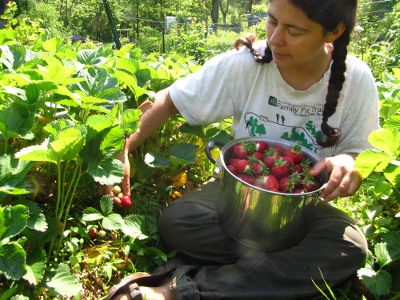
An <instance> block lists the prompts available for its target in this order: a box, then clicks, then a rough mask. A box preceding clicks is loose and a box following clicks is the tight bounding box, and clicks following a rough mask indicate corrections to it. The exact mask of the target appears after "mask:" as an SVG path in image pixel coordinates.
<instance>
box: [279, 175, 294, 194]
mask: <svg viewBox="0 0 400 300" xmlns="http://www.w3.org/2000/svg"><path fill="white" fill-rule="evenodd" d="M293 189H294V182H293V180H292V178H290V176H285V177H282V178H281V179H279V190H280V191H282V192H284V193H291V192H292V191H293Z"/></svg>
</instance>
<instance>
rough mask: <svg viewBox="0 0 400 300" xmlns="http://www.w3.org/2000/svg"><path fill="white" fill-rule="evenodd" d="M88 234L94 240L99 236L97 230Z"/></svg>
mask: <svg viewBox="0 0 400 300" xmlns="http://www.w3.org/2000/svg"><path fill="white" fill-rule="evenodd" d="M88 234H89V236H90V237H91V238H92V239H94V238H95V237H96V236H97V231H96V229H90V230H89V232H88Z"/></svg>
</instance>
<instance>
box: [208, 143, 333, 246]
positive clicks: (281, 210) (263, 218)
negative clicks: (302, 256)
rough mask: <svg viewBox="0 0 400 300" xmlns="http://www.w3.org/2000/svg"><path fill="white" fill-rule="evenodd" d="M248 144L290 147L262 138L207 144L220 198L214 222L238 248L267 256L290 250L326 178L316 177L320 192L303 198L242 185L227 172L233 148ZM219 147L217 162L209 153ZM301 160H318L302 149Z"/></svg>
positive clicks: (309, 193)
mask: <svg viewBox="0 0 400 300" xmlns="http://www.w3.org/2000/svg"><path fill="white" fill-rule="evenodd" d="M249 141H254V142H255V141H264V142H266V143H268V144H269V145H270V146H275V145H279V146H282V147H284V148H285V149H286V148H289V147H290V146H292V145H294V143H291V142H288V141H284V140H279V141H276V140H270V139H267V138H262V137H249V138H241V139H237V140H234V141H231V142H229V143H227V144H223V143H221V142H218V141H211V142H209V143H208V144H207V147H206V154H207V156H208V158H209V159H210V160H211V161H212V162H213V163H214V164H216V165H217V166H218V168H219V169H220V177H221V178H220V179H221V181H220V182H221V197H220V204H219V207H218V218H219V222H220V225H221V227H222V228H223V230H224V231H225V232H226V233H227V234H229V235H230V236H231V237H232V238H234V239H236V240H237V241H239V242H240V243H242V244H245V245H247V246H250V247H255V248H258V249H263V250H266V251H269V252H272V251H278V250H281V249H285V248H289V247H291V246H294V245H295V244H296V243H297V242H298V241H299V240H300V239H301V238H302V237H303V236H304V232H305V230H304V229H305V226H306V225H305V215H306V213H307V210H309V209H310V208H312V207H313V206H315V205H316V203H317V202H318V200H319V199H320V191H321V190H322V189H323V188H324V184H325V183H326V182H327V181H328V178H329V176H328V174H327V173H325V172H323V173H322V174H319V175H318V177H317V180H318V181H319V182H320V183H321V188H319V189H317V190H315V191H313V192H308V193H303V194H289V193H276V192H272V191H268V190H265V189H262V188H259V187H256V186H253V185H250V184H248V183H246V182H245V181H243V180H241V179H239V178H238V177H236V176H235V175H234V174H232V173H231V172H230V171H229V170H228V169H227V161H226V160H228V159H229V158H231V157H232V149H233V146H235V145H237V144H240V143H243V142H249ZM215 146H218V147H222V149H221V154H220V159H219V161H216V160H215V159H214V158H212V155H211V150H212V149H213V148H214V147H215ZM302 151H303V154H304V157H305V158H308V159H309V160H310V161H311V162H312V163H313V164H315V163H316V162H318V161H319V160H320V158H319V157H318V156H317V155H316V154H315V153H314V152H312V151H310V150H309V149H306V148H304V147H302Z"/></svg>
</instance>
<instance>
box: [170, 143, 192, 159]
mask: <svg viewBox="0 0 400 300" xmlns="http://www.w3.org/2000/svg"><path fill="white" fill-rule="evenodd" d="M197 149H198V146H196V145H193V144H186V143H179V144H177V145H175V146H174V147H172V149H171V152H170V154H171V156H173V157H176V158H178V159H180V160H182V161H185V162H186V163H195V162H196V150H197Z"/></svg>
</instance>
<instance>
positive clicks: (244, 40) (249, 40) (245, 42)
mask: <svg viewBox="0 0 400 300" xmlns="http://www.w3.org/2000/svg"><path fill="white" fill-rule="evenodd" d="M255 40H256V36H255V35H254V34H248V35H246V36H245V37H241V38H238V39H237V40H236V41H235V44H234V47H235V49H236V50H238V49H239V47H240V46H246V47H247V48H248V49H249V50H250V52H251V54H252V55H253V57H254V60H255V61H256V62H258V63H262V64H264V63H270V62H271V61H272V52H271V49H270V48H269V45H268V44H267V48H265V52H264V55H263V56H261V55H260V54H259V53H258V52H257V51H256V50H254V48H253V44H254V42H255Z"/></svg>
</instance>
